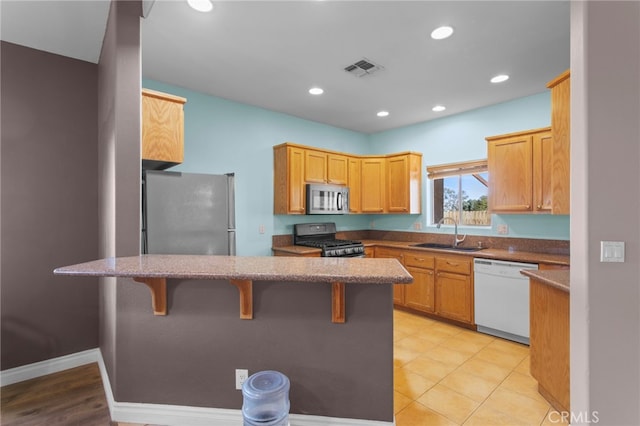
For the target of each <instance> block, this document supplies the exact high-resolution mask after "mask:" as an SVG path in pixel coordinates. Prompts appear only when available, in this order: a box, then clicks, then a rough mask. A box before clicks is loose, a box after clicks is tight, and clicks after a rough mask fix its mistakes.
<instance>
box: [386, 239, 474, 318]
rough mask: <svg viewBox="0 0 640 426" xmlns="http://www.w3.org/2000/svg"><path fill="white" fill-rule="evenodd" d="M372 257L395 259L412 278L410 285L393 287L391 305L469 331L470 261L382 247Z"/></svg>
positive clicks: (452, 256)
mask: <svg viewBox="0 0 640 426" xmlns="http://www.w3.org/2000/svg"><path fill="white" fill-rule="evenodd" d="M376 257H393V258H396V259H398V260H399V261H400V263H402V264H403V265H404V267H405V268H406V269H407V271H409V273H410V274H411V276H413V283H412V284H402V285H395V286H394V291H393V304H394V305H396V306H398V307H403V308H409V309H411V310H413V311H418V312H422V313H426V314H430V315H432V316H435V317H440V318H444V319H447V320H452V321H455V322H456V323H459V324H461V325H466V326H471V327H470V328H473V325H474V310H473V259H472V258H470V257H467V256H456V255H448V254H447V255H439V254H436V255H434V254H433V253H432V252H426V251H417V250H416V251H414V250H401V249H391V248H386V247H382V248H376Z"/></svg>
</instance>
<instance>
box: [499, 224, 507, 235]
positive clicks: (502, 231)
mask: <svg viewBox="0 0 640 426" xmlns="http://www.w3.org/2000/svg"><path fill="white" fill-rule="evenodd" d="M497 231H498V234H500V235H507V234H508V233H509V225H504V224H502V225H498V227H497Z"/></svg>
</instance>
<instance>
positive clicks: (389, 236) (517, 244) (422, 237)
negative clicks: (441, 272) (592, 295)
mask: <svg viewBox="0 0 640 426" xmlns="http://www.w3.org/2000/svg"><path fill="white" fill-rule="evenodd" d="M336 236H337V237H338V238H342V239H349V240H387V241H403V242H416V243H422V242H433V243H440V244H447V243H453V234H442V233H438V234H431V233H426V232H404V231H382V230H375V229H366V230H360V231H340V232H338V233H337V234H336ZM478 243H482V247H485V248H493V249H500V250H509V251H526V252H531V253H546V254H559V255H566V256H568V255H569V241H566V240H544V239H537V238H508V237H489V236H479V235H467V237H466V238H465V240H464V242H463V243H462V244H460V245H462V246H465V247H476V246H478ZM292 244H293V236H292V235H291V234H288V235H274V236H273V237H272V245H273V247H283V246H290V245H292Z"/></svg>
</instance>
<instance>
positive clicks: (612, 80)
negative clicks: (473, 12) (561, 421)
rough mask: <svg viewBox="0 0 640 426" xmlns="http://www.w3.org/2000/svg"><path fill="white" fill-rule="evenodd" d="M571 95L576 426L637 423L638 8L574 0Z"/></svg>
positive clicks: (635, 4)
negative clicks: (612, 249) (609, 259)
mask: <svg viewBox="0 0 640 426" xmlns="http://www.w3.org/2000/svg"><path fill="white" fill-rule="evenodd" d="M612 24H614V26H613V28H612ZM571 90H572V95H571V97H572V99H571V104H572V111H571V191H572V193H571V409H572V411H573V412H574V415H575V416H576V418H574V419H573V420H574V421H572V422H571V424H588V423H593V420H594V417H593V412H594V411H595V412H597V416H598V418H599V423H600V424H604V425H638V424H640V406H639V405H638V401H640V363H639V360H640V310H639V309H638V307H639V306H640V288H639V286H638V277H639V276H640V224H639V223H638V219H639V218H640V124H639V122H640V120H639V118H640V3H638V2H607V1H602V2H599V1H593V2H591V1H590V2H573V3H572V10H571ZM603 240H605V241H624V242H626V253H625V263H601V262H600V241H603ZM577 416H581V418H579V419H578V418H577ZM589 420H591V421H592V422H589Z"/></svg>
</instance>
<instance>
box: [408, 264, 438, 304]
mask: <svg viewBox="0 0 640 426" xmlns="http://www.w3.org/2000/svg"><path fill="white" fill-rule="evenodd" d="M406 269H407V271H409V273H410V274H411V276H412V277H413V284H409V285H406V286H405V287H406V288H405V290H404V304H405V306H406V307H408V308H411V309H415V310H417V311H421V312H427V313H431V314H432V313H434V312H435V288H434V279H433V278H434V273H433V269H423V268H415V267H412V266H407V267H406Z"/></svg>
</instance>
